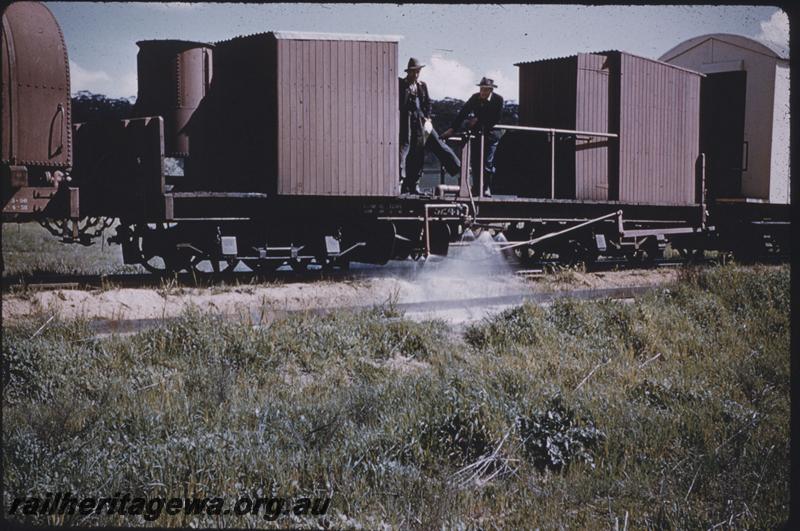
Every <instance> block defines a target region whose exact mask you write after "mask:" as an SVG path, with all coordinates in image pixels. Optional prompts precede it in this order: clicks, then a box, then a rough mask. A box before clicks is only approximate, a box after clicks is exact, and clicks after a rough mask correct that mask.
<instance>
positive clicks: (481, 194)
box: [478, 132, 485, 197]
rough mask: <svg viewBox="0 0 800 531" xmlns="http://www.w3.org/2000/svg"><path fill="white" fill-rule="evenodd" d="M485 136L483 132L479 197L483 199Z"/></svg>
mask: <svg viewBox="0 0 800 531" xmlns="http://www.w3.org/2000/svg"><path fill="white" fill-rule="evenodd" d="M484 136H485V135H484V134H483V132H481V180H480V181H481V182H480V185H481V188H480V190H478V197H483V143H484V141H485V139H484Z"/></svg>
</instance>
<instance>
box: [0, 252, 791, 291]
mask: <svg viewBox="0 0 800 531" xmlns="http://www.w3.org/2000/svg"><path fill="white" fill-rule="evenodd" d="M780 261H781V260H765V261H763V262H762V263H775V262H780ZM446 262H447V259H445V260H440V259H437V260H431V261H430V262H429V263H426V262H425V261H417V262H414V261H411V260H408V261H403V262H396V263H393V264H389V265H385V266H371V265H366V264H365V265H356V266H353V267H351V268H350V269H332V270H331V269H327V270H326V269H321V268H320V269H309V270H307V271H303V272H296V271H293V270H291V269H290V268H288V267H287V268H283V269H281V270H278V271H275V272H273V273H271V274H264V273H257V272H251V271H233V272H227V271H226V272H221V273H217V274H211V273H179V274H172V275H169V276H159V275H153V274H150V273H120V274H96V275H71V274H36V275H31V274H15V275H8V276H4V277H3V278H2V292H3V293H8V292H11V291H13V290H16V289H21V288H24V289H30V290H58V289H84V290H91V289H96V288H102V287H119V288H148V287H152V288H158V287H161V286H163V285H164V284H165V283H170V285H172V286H178V287H201V288H202V287H211V286H218V285H230V284H234V285H237V284H238V285H241V284H253V283H262V282H270V281H275V282H282V283H294V282H320V281H333V282H337V281H347V280H358V279H365V278H382V277H386V276H398V275H400V276H410V277H413V276H414V275H416V274H418V273H420V272H422V271H431V272H435V271H436V270H437V269H439V268H441V267H444V264H445V263H446ZM687 263H688V262H687V261H686V260H682V259H664V260H657V261H654V262H652V263H650V264H641V263H632V262H630V261H627V260H624V259H623V260H615V259H607V260H601V261H598V262H595V263H593V264H592V265H591V267H590V268H587V269H586V271H588V272H606V271H615V270H629V271H631V270H637V269H654V268H671V267H681V266H684V265H687ZM693 263H695V264H705V265H712V264H717V263H719V261H718V260H716V259H704V260H702V261H700V262H697V261H694V262H693ZM492 268H494V269H496V271H494V269H492ZM568 269H569V268H566V267H564V266H561V265H559V264H558V263H557V262H541V263H539V264H532V265H527V266H521V265H510V264H506V265H498V264H492V265H490V266H489V268H488V269H487V270H485V272H486V273H493V272H496V273H497V274H514V275H517V276H519V277H524V278H539V277H543V276H545V275H546V274H547V272H553V271H558V270H568Z"/></svg>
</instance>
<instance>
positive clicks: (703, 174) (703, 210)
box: [700, 153, 708, 230]
mask: <svg viewBox="0 0 800 531" xmlns="http://www.w3.org/2000/svg"><path fill="white" fill-rule="evenodd" d="M707 215H708V212H707V211H706V154H705V153H700V228H702V229H703V230H705V229H706V221H707V219H706V216H707Z"/></svg>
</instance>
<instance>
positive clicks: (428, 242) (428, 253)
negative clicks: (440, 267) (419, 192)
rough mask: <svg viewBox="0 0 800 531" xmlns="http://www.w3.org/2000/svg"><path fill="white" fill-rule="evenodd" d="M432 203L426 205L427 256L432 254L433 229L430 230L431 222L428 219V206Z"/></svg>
mask: <svg viewBox="0 0 800 531" xmlns="http://www.w3.org/2000/svg"><path fill="white" fill-rule="evenodd" d="M430 206H431V205H425V256H426V257H428V256H430V255H431V230H430V222H429V219H428V207H430Z"/></svg>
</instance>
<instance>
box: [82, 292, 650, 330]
mask: <svg viewBox="0 0 800 531" xmlns="http://www.w3.org/2000/svg"><path fill="white" fill-rule="evenodd" d="M658 289H661V288H660V287H659V286H646V287H642V286H635V287H618V288H603V289H579V290H564V291H554V292H548V293H534V292H529V293H519V294H512V295H499V296H493V297H475V298H469V299H441V300H430V301H419V302H402V303H394V304H391V305H390V308H391V310H392V311H393V312H397V313H399V314H402V315H406V316H411V315H416V316H421V317H422V318H434V317H436V316H437V314H439V313H442V312H448V311H465V310H475V309H481V308H483V309H486V310H489V311H497V312H499V311H502V310H503V309H504V308H508V307H512V306H519V305H521V304H525V303H529V304H538V305H546V304H550V303H552V302H554V301H556V300H559V299H564V298H573V299H579V300H593V299H612V300H629V299H635V298H636V297H640V296H642V295H644V294H646V293H650V292H652V291H654V290H658ZM382 307H386V305H385V304H378V305H375V304H366V305H350V306H334V307H325V308H310V309H293V310H280V309H270V310H268V311H264V310H263V309H262V308H254V309H252V310H251V312H250V315H249V319H250V322H251V323H257V324H254V325H253V326H254V328H258V327H260V326H264V325H265V324H267V323H269V322H271V321H273V320H274V319H280V318H286V317H289V316H292V315H298V314H302V315H309V314H311V315H329V314H337V313H343V312H361V311H368V310H373V309H376V308H382ZM230 317H231V318H235V319H241V316H230ZM176 319H179V318H178V317H167V318H148V319H124V320H113V319H95V320H92V321H90V322H89V323H88V326H89V329H90V330H91V331H92V332H93V333H94V334H96V335H97V336H104V335H109V334H130V333H136V332H140V331H143V330H146V329H149V328H154V327H158V326H163V325H165V324H169V323H170V322H172V321H175V320H176Z"/></svg>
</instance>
